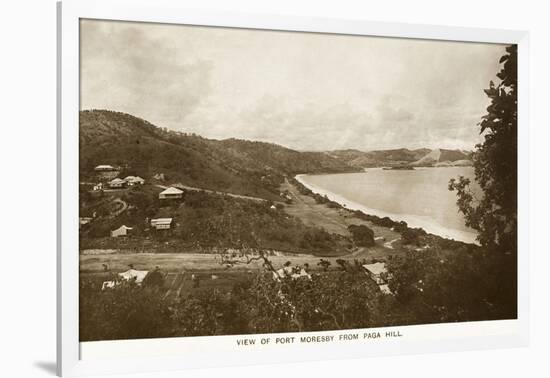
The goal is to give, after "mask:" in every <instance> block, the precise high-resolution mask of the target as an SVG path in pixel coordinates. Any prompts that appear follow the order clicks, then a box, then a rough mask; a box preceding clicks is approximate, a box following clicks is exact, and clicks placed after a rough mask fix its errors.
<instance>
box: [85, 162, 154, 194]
mask: <svg viewBox="0 0 550 378" xmlns="http://www.w3.org/2000/svg"><path fill="white" fill-rule="evenodd" d="M94 171H95V172H97V173H98V174H99V175H100V177H102V178H103V179H109V180H110V181H107V182H106V183H105V184H104V183H98V184H97V185H94V190H96V191H97V190H103V189H105V187H108V188H110V189H122V188H125V187H127V186H133V185H143V184H145V180H144V179H143V178H141V177H139V176H126V177H125V178H120V177H117V176H118V174H119V172H120V169H119V168H115V167H113V166H112V165H107V164H101V165H98V166H97V167H95V168H94Z"/></svg>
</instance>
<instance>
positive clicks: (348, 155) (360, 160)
mask: <svg viewBox="0 0 550 378" xmlns="http://www.w3.org/2000/svg"><path fill="white" fill-rule="evenodd" d="M328 154H329V155H330V156H332V157H335V158H336V159H339V160H341V161H343V162H346V163H347V164H348V165H351V166H352V167H357V168H372V167H400V166H413V167H443V166H470V165H472V160H471V155H472V153H471V152H469V151H462V150H447V149H442V148H436V149H434V150H430V149H428V148H419V149H416V150H409V149H406V148H399V149H393V150H379V151H359V150H338V151H331V152H329V153H328Z"/></svg>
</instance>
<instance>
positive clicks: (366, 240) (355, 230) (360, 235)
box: [348, 224, 374, 247]
mask: <svg viewBox="0 0 550 378" xmlns="http://www.w3.org/2000/svg"><path fill="white" fill-rule="evenodd" d="M348 230H349V232H350V233H351V235H352V238H353V241H354V242H355V244H356V245H357V246H359V247H372V246H373V245H374V231H373V230H371V229H370V228H368V227H367V226H365V225H363V224H362V225H355V224H352V225H350V226H348Z"/></svg>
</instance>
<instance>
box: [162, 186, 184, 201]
mask: <svg viewBox="0 0 550 378" xmlns="http://www.w3.org/2000/svg"><path fill="white" fill-rule="evenodd" d="M179 198H183V190H180V189H178V188H174V187H171V188H168V189H165V190H164V191H162V192H160V193H159V199H179Z"/></svg>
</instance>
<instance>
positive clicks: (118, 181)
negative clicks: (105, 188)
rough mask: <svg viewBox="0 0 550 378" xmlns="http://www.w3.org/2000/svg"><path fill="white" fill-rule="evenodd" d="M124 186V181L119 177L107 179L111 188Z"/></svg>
mask: <svg viewBox="0 0 550 378" xmlns="http://www.w3.org/2000/svg"><path fill="white" fill-rule="evenodd" d="M125 186H126V181H124V180H123V179H121V178H116V179H113V180H111V181H109V188H112V189H120V188H124V187H125Z"/></svg>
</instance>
